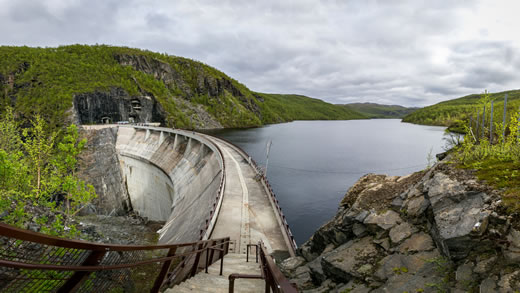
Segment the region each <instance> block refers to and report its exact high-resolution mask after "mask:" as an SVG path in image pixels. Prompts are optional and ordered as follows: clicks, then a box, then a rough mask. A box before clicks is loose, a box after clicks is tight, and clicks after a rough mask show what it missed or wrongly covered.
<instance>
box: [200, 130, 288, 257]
mask: <svg viewBox="0 0 520 293" xmlns="http://www.w3.org/2000/svg"><path fill="white" fill-rule="evenodd" d="M209 139H211V140H212V142H214V143H216V144H217V145H218V146H219V147H220V149H221V150H222V152H223V155H224V162H225V166H226V178H228V179H227V180H226V188H225V190H224V200H223V203H222V208H221V210H220V214H219V216H218V218H217V223H216V225H215V229H214V230H213V234H212V235H211V237H212V238H221V237H226V236H229V237H231V240H235V245H234V247H233V246H232V247H233V250H234V251H236V252H239V253H245V252H246V249H247V244H256V243H258V241H259V240H263V242H264V244H265V245H266V247H267V249H268V251H269V252H274V251H289V248H288V244H287V243H286V241H285V239H284V235H283V233H284V232H283V230H282V228H281V227H280V225H279V223H278V222H277V218H276V214H275V212H274V210H273V208H272V206H271V203H270V201H269V197H268V195H267V192H266V191H265V189H264V187H263V185H262V184H261V183H260V182H259V181H257V180H255V179H254V177H255V175H256V171H255V170H254V169H253V168H252V167H251V165H249V163H248V162H247V161H246V160H245V158H244V157H243V156H242V154H241V153H240V152H239V151H238V150H237V149H236V148H235V147H234V146H232V145H230V144H228V143H227V142H224V141H222V140H220V139H217V138H214V137H209ZM230 178H232V179H233V180H230ZM238 223H240V224H238Z"/></svg>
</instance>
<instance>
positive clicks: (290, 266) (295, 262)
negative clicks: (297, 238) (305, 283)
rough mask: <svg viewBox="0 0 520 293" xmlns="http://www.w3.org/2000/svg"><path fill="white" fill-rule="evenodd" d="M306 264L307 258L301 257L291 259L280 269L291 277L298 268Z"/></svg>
mask: <svg viewBox="0 0 520 293" xmlns="http://www.w3.org/2000/svg"><path fill="white" fill-rule="evenodd" d="M305 262H306V261H305V258H303V257H301V256H295V257H289V258H286V259H285V260H284V261H282V262H281V263H280V265H279V267H280V269H281V270H282V272H283V273H284V274H285V275H289V276H290V275H291V274H292V272H293V271H294V270H296V268H297V267H299V266H301V265H303V264H304V263H305Z"/></svg>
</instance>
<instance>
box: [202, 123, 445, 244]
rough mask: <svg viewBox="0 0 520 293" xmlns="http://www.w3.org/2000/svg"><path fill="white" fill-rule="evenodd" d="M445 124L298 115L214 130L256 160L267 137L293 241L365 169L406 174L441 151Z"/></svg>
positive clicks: (273, 179)
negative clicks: (319, 118)
mask: <svg viewBox="0 0 520 293" xmlns="http://www.w3.org/2000/svg"><path fill="white" fill-rule="evenodd" d="M443 133H444V127H432V126H421V125H413V124H408V123H401V121H400V120H397V119H374V120H349V121H297V122H291V123H284V124H275V125H269V126H265V127H261V128H253V129H241V130H229V129H226V130H218V131H214V132H212V134H213V135H216V136H218V137H222V138H225V139H227V140H230V141H231V142H233V143H235V144H237V145H238V146H240V147H242V148H243V149H244V150H245V151H246V152H248V153H249V154H250V155H251V157H253V158H254V159H255V160H256V161H257V163H258V164H259V165H261V166H265V162H266V144H267V142H268V141H269V140H272V146H271V152H270V155H269V164H268V170H267V177H268V179H269V182H270V183H271V185H272V187H273V190H274V192H275V194H276V196H277V198H278V200H279V201H280V206H281V207H282V210H283V211H284V214H285V216H286V217H287V221H288V222H289V225H290V226H291V230H292V232H293V234H294V235H295V238H296V242H297V243H298V244H302V243H303V242H305V241H306V240H307V239H309V237H310V236H311V235H312V234H313V233H314V231H316V229H318V228H319V227H320V226H321V225H323V224H324V223H326V222H327V221H328V220H329V219H331V218H332V217H333V216H334V215H335V213H336V211H337V209H338V204H339V202H340V201H341V199H342V198H343V196H344V195H345V193H346V191H347V190H348V188H349V187H350V186H352V184H354V182H356V181H357V180H358V179H359V177H361V176H362V175H364V174H367V173H371V172H374V173H380V174H389V175H406V174H409V173H411V172H414V171H418V170H422V169H424V168H425V167H426V166H427V164H428V154H429V153H430V151H431V153H432V155H433V156H435V154H436V153H440V152H442V151H443V148H442V147H443V146H444V141H443V139H442V138H443Z"/></svg>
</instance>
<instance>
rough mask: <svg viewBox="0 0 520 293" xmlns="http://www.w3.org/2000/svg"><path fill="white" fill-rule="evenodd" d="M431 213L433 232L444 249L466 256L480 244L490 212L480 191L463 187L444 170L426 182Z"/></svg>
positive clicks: (453, 256)
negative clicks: (472, 190) (444, 172)
mask: <svg viewBox="0 0 520 293" xmlns="http://www.w3.org/2000/svg"><path fill="white" fill-rule="evenodd" d="M424 186H425V190H427V192H428V195H427V196H428V199H429V201H430V203H431V206H432V210H433V217H434V223H433V224H434V225H433V229H434V231H433V233H432V234H433V236H434V239H435V241H436V242H437V244H438V246H439V247H440V248H441V249H442V251H443V253H444V254H445V255H446V256H448V257H449V258H451V259H453V260H460V259H463V258H464V257H466V256H467V255H468V254H469V252H470V251H471V250H472V249H473V248H474V247H475V246H477V245H479V242H480V238H479V237H478V236H479V235H481V234H482V233H483V232H484V231H485V230H486V228H487V223H488V221H487V218H488V216H489V214H490V211H489V210H486V209H485V206H484V205H485V204H484V199H483V198H484V197H486V196H485V194H483V193H476V192H471V191H466V190H465V188H464V186H463V185H462V184H460V183H459V182H457V181H454V180H451V179H450V178H449V177H448V176H447V175H445V174H443V173H440V172H439V173H436V174H435V175H434V176H433V178H431V179H430V180H428V181H427V182H425V184H424Z"/></svg>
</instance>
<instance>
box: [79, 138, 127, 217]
mask: <svg viewBox="0 0 520 293" xmlns="http://www.w3.org/2000/svg"><path fill="white" fill-rule="evenodd" d="M81 135H82V137H85V138H87V140H88V142H87V146H86V149H85V150H84V151H83V152H82V153H81V155H80V159H79V168H78V169H79V174H78V176H79V177H80V178H81V179H83V180H85V181H86V182H89V183H90V184H92V185H93V186H94V188H95V190H96V193H97V195H98V197H97V199H95V200H94V202H93V204H92V205H91V209H90V212H92V213H97V214H104V215H108V214H113V215H125V214H126V213H127V212H128V211H129V210H131V204H130V201H129V200H128V199H129V196H128V192H127V189H126V188H125V185H124V180H123V175H122V170H121V167H120V164H119V158H118V157H117V152H116V140H117V128H103V129H99V130H88V131H84V130H83V131H82V132H81ZM85 212H89V210H86V211H85Z"/></svg>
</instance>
